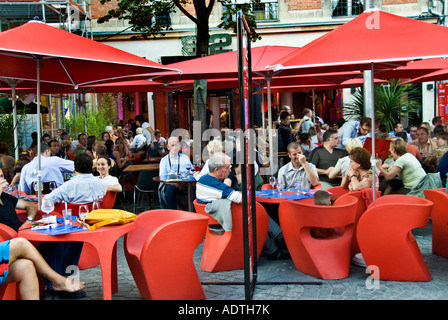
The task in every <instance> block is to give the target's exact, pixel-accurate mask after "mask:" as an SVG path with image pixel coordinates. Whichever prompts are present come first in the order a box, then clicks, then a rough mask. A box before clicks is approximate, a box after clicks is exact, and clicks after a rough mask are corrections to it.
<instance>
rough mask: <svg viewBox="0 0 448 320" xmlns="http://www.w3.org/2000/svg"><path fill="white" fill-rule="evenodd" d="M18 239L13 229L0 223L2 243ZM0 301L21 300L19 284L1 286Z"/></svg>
mask: <svg viewBox="0 0 448 320" xmlns="http://www.w3.org/2000/svg"><path fill="white" fill-rule="evenodd" d="M14 238H17V232H16V231H15V230H14V229H12V228H11V227H9V226H7V225H5V224H3V223H0V242H3V241H7V240H11V239H14ZM0 300H20V294H19V290H18V288H17V283H15V282H13V283H8V284H2V285H0Z"/></svg>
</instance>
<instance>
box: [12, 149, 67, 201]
mask: <svg viewBox="0 0 448 320" xmlns="http://www.w3.org/2000/svg"><path fill="white" fill-rule="evenodd" d="M40 149H41V181H42V182H50V181H54V182H56V185H57V186H58V187H59V186H61V185H62V184H63V183H64V173H73V170H74V164H73V161H72V160H65V159H62V158H59V157H51V150H50V147H49V146H48V144H46V143H42V144H41V147H40ZM37 161H38V158H37V157H34V159H33V160H32V161H31V162H30V163H27V164H26V165H24V166H23V168H22V171H21V174H20V184H19V188H20V191H24V192H27V193H30V192H31V185H32V183H33V182H34V181H37V172H36V171H37Z"/></svg>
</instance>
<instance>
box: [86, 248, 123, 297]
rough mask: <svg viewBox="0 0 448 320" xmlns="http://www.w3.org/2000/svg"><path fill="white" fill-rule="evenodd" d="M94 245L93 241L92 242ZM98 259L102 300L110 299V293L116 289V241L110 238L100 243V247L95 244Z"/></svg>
mask: <svg viewBox="0 0 448 320" xmlns="http://www.w3.org/2000/svg"><path fill="white" fill-rule="evenodd" d="M92 245H93V246H95V243H92ZM95 248H96V250H97V252H98V257H99V259H100V267H101V278H102V285H103V300H112V293H115V292H117V291H118V275H117V250H116V249H117V242H116V240H110V241H107V242H106V243H104V242H103V243H102V245H101V248H100V247H98V246H95Z"/></svg>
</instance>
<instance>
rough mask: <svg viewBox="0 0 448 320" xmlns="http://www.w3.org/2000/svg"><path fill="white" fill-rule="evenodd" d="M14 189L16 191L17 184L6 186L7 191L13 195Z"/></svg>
mask: <svg viewBox="0 0 448 320" xmlns="http://www.w3.org/2000/svg"><path fill="white" fill-rule="evenodd" d="M14 191H16V186H15V185H13V184H10V185H8V186H7V187H6V193H8V194H10V195H13V193H14Z"/></svg>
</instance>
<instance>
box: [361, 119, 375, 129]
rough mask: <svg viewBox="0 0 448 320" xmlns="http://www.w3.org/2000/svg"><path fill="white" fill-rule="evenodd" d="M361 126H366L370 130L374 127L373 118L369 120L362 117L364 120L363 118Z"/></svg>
mask: <svg viewBox="0 0 448 320" xmlns="http://www.w3.org/2000/svg"><path fill="white" fill-rule="evenodd" d="M359 124H360V125H361V126H363V125H366V126H368V127H369V128H371V127H372V118H369V117H362V118H361V121H360V123H359Z"/></svg>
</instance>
